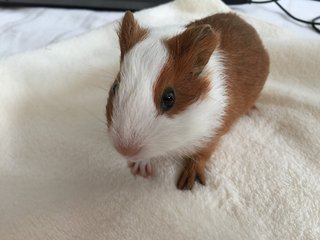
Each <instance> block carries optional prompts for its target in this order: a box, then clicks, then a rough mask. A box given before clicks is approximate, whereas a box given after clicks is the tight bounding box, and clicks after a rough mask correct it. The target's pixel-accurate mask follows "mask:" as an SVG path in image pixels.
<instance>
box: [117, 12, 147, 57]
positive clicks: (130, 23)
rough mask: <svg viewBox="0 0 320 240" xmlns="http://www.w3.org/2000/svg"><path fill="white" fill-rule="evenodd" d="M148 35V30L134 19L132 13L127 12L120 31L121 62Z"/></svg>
mask: <svg viewBox="0 0 320 240" xmlns="http://www.w3.org/2000/svg"><path fill="white" fill-rule="evenodd" d="M146 35H147V30H146V29H144V28H142V27H140V26H139V24H138V22H137V21H136V20H135V19H134V16H133V14H132V12H130V11H127V12H126V13H125V15H124V17H123V18H122V21H121V23H120V27H119V30H118V36H119V43H120V50H121V61H122V60H123V57H124V55H125V54H126V53H127V52H128V51H129V50H130V49H131V48H132V47H133V46H134V45H135V44H136V43H137V42H139V41H141V40H143V39H144V38H145V37H146Z"/></svg>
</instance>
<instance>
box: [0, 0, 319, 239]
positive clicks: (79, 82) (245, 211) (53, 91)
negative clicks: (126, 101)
mask: <svg viewBox="0 0 320 240" xmlns="http://www.w3.org/2000/svg"><path fill="white" fill-rule="evenodd" d="M220 11H229V9H228V8H227V7H226V6H225V5H224V4H222V3H221V2H220V1H218V0H199V1H193V0H180V1H179V0H178V1H175V2H172V3H169V4H166V5H162V6H159V7H156V8H153V9H149V10H145V11H141V12H138V13H137V14H136V16H137V18H138V19H139V21H140V22H141V23H143V24H144V25H148V26H159V25H170V24H174V23H181V24H183V23H187V22H189V21H191V20H193V19H196V18H201V17H204V16H207V15H210V14H214V13H216V12H220ZM245 18H246V19H247V20H248V21H250V22H251V23H252V24H253V25H254V26H255V27H256V28H257V30H258V31H259V33H260V34H261V36H262V38H263V41H264V42H265V45H266V47H267V48H268V50H269V52H270V56H271V74H270V77H269V79H268V82H267V85H266V87H265V89H264V91H263V93H262V95H261V97H260V98H259V100H258V102H257V107H258V111H254V112H252V113H251V115H250V116H244V117H243V118H242V119H240V121H239V122H238V123H237V124H236V125H235V126H234V128H233V129H232V131H231V132H230V133H229V134H227V135H226V136H225V137H224V138H223V140H222V142H221V144H220V147H219V149H218V151H217V152H216V153H215V155H214V156H213V158H212V160H211V162H210V163H209V164H208V171H207V186H206V187H203V186H200V185H198V184H197V185H196V186H195V188H194V189H193V190H192V191H185V192H183V191H178V190H177V189H176V187H175V183H176V180H177V177H178V174H179V173H180V169H181V164H179V163H176V162H170V161H165V162H157V163H155V168H156V175H155V176H154V177H153V178H152V179H151V180H145V179H142V178H136V179H135V178H134V177H133V176H131V174H129V171H128V169H127V167H126V162H125V161H124V160H123V159H122V158H121V157H120V156H119V155H118V154H117V153H116V152H115V151H114V149H113V147H112V146H111V145H110V143H109V141H108V138H107V131H106V126H105V122H106V121H105V116H104V114H105V104H106V100H107V91H108V88H109V86H110V83H111V82H112V81H113V77H114V75H115V74H116V71H117V68H118V67H119V64H118V63H119V50H118V43H117V37H116V34H115V31H114V25H108V26H105V27H103V28H101V29H98V30H95V31H92V32H90V33H88V34H85V35H82V36H80V37H78V38H74V39H71V40H68V41H64V42H61V43H58V44H55V45H51V46H48V47H46V48H44V49H40V50H37V51H33V52H29V53H25V54H21V55H16V56H12V57H9V58H7V59H3V60H1V61H0V86H1V87H0V154H1V155H0V239H1V240H15V239H32V240H33V239H36V240H37V239H39V240H40V239H41V240H43V239H59V240H61V239H62V240H64V239H90V240H93V239H210V240H212V239H320V124H319V119H320V107H319V106H320V95H319V94H320V79H319V76H320V68H319V66H320V57H319V52H320V41H317V40H310V41H307V40H305V39H304V40H301V39H298V38H296V37H294V36H292V35H291V34H290V33H288V32H286V31H285V30H284V29H281V28H278V27H274V26H272V25H269V24H265V23H262V22H259V21H257V20H254V19H249V18H248V17H245Z"/></svg>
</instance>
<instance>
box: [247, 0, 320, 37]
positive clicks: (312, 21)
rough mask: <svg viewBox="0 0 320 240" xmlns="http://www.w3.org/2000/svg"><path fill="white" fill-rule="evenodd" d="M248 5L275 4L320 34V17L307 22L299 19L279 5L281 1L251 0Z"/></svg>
mask: <svg viewBox="0 0 320 240" xmlns="http://www.w3.org/2000/svg"><path fill="white" fill-rule="evenodd" d="M247 1H248V3H255V4H259V3H272V2H273V3H275V4H276V5H277V6H278V7H279V8H280V9H281V10H282V11H284V12H285V13H286V14H287V15H288V16H289V17H291V18H292V19H294V20H296V21H298V22H301V23H305V24H308V25H311V27H312V28H313V29H314V30H315V31H316V32H317V33H320V28H319V27H317V26H319V25H320V22H317V20H320V16H318V17H315V18H314V19H312V20H311V21H306V20H303V19H300V18H297V17H295V16H293V15H292V14H291V13H289V12H288V11H287V10H286V9H285V8H284V7H283V6H282V5H280V4H279V3H278V1H280V0H269V1H251V0H247Z"/></svg>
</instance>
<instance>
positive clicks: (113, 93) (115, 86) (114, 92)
mask: <svg viewBox="0 0 320 240" xmlns="http://www.w3.org/2000/svg"><path fill="white" fill-rule="evenodd" d="M117 88H118V83H117V82H114V83H113V85H112V87H111V89H110V90H111V91H110V92H111V94H112V95H115V94H116V91H117Z"/></svg>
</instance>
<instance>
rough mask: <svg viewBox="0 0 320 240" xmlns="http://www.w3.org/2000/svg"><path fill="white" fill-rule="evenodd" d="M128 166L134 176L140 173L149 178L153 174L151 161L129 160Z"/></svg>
mask: <svg viewBox="0 0 320 240" xmlns="http://www.w3.org/2000/svg"><path fill="white" fill-rule="evenodd" d="M128 167H129V168H130V171H131V173H132V174H133V175H134V176H137V175H140V176H141V177H144V178H147V177H150V176H152V175H153V169H152V165H151V163H150V162H149V161H147V162H144V161H140V162H132V161H128Z"/></svg>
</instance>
